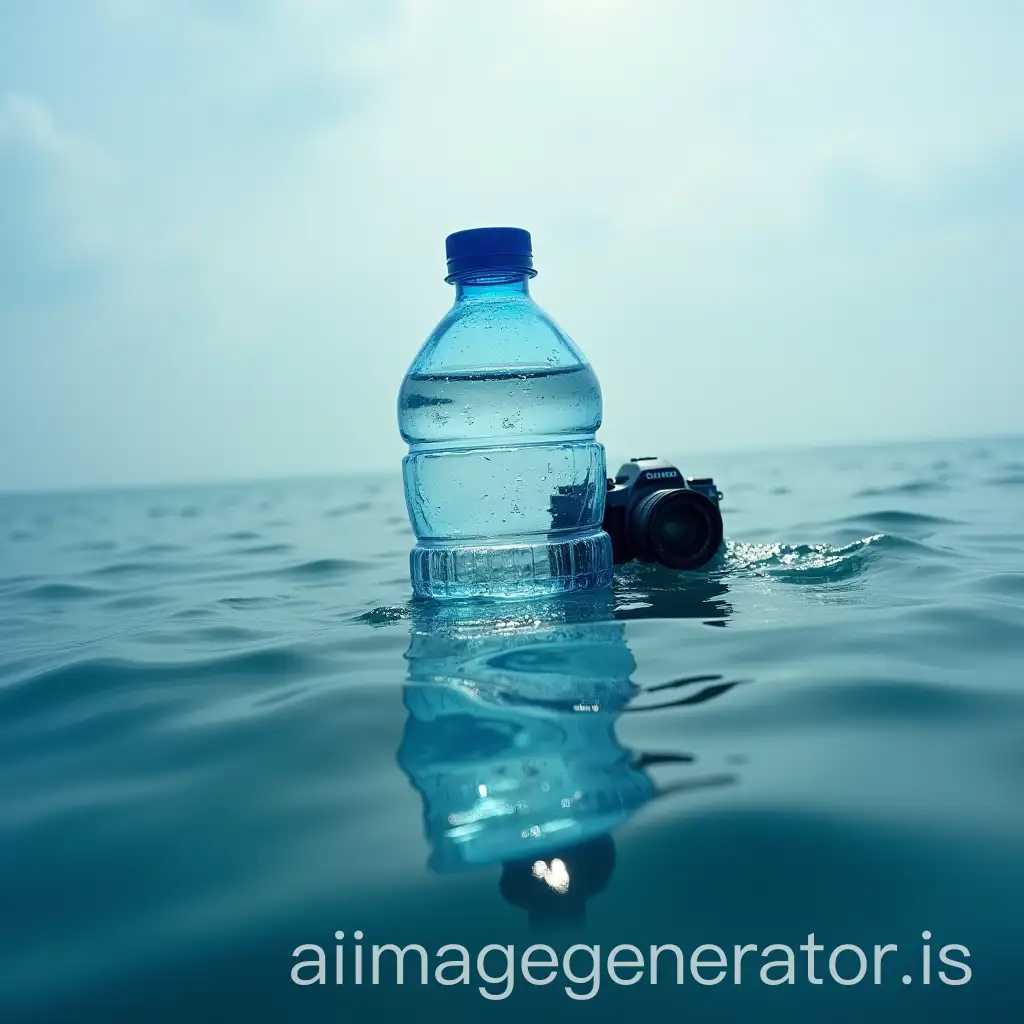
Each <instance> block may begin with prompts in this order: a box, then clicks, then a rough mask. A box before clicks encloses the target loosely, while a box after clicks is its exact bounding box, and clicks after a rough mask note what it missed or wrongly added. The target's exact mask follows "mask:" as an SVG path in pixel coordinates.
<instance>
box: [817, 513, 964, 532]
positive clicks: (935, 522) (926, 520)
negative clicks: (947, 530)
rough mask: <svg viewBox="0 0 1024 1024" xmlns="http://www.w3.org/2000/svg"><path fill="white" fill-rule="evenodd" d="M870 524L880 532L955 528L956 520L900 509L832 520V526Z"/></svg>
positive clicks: (857, 514)
mask: <svg viewBox="0 0 1024 1024" xmlns="http://www.w3.org/2000/svg"><path fill="white" fill-rule="evenodd" d="M863 523H870V524H871V525H873V526H875V527H877V528H878V529H879V531H880V532H882V531H886V530H898V529H904V530H905V529H907V528H908V527H910V528H913V527H915V526H956V525H958V524H957V520H955V519H946V518H944V517H943V516H930V515H926V514H925V513H924V512H904V511H903V510H902V509H879V510H878V511H875V512H859V513H856V514H854V515H852V516H844V517H843V518H841V519H836V520H833V524H834V525H860V524H863Z"/></svg>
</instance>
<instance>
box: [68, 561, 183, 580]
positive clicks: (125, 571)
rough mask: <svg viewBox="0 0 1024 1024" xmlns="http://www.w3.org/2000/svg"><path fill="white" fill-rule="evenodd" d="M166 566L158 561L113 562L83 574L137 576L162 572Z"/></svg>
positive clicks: (103, 576)
mask: <svg viewBox="0 0 1024 1024" xmlns="http://www.w3.org/2000/svg"><path fill="white" fill-rule="evenodd" d="M166 571H167V566H166V565H162V564H161V563H159V562H114V563H112V564H111V565H103V566H100V567H99V568H98V569H90V570H89V571H88V572H85V573H83V574H82V575H83V576H91V577H94V576H98V577H101V578H106V577H111V576H113V577H117V576H139V575H148V574H150V573H163V572H166Z"/></svg>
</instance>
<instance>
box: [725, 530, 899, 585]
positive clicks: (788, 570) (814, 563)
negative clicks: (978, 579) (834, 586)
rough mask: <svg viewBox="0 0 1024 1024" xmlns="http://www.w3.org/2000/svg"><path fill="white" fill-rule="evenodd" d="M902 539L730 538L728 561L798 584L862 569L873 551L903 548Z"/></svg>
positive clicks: (844, 576) (823, 580) (847, 575)
mask: <svg viewBox="0 0 1024 1024" xmlns="http://www.w3.org/2000/svg"><path fill="white" fill-rule="evenodd" d="M904 543H910V542H905V541H904V540H903V538H899V537H888V536H886V535H885V534H876V535H874V536H872V537H865V538H863V539H862V540H856V541H854V542H853V543H852V544H846V545H843V546H842V547H833V546H832V545H830V544H777V543H776V544H749V543H743V542H740V541H729V542H728V544H727V546H726V554H725V558H726V562H727V564H729V565H730V566H731V567H733V568H736V569H742V570H746V571H755V572H767V573H769V574H771V575H773V576H779V577H782V578H785V579H787V580H789V581H791V582H798V583H828V582H833V581H838V580H845V579H849V578H850V577H851V576H856V575H858V574H859V573H861V572H863V570H864V569H865V567H866V565H867V563H868V560H869V558H870V557H872V555H873V553H874V552H877V551H879V550H880V549H884V548H893V547H900V546H901V545H902V544H904Z"/></svg>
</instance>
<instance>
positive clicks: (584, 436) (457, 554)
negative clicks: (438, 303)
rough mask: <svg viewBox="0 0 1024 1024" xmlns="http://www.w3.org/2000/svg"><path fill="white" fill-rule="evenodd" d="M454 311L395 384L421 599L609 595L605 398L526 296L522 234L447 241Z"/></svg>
mask: <svg viewBox="0 0 1024 1024" xmlns="http://www.w3.org/2000/svg"><path fill="white" fill-rule="evenodd" d="M445 248H446V251H447V256H448V276H447V278H446V280H447V281H448V282H449V283H450V284H454V285H455V304H454V305H453V306H452V308H451V309H450V310H449V311H448V313H447V314H446V315H445V317H444V318H443V319H442V320H441V322H440V323H439V324H438V325H437V327H435V328H434V330H433V332H432V333H431V335H430V337H429V338H427V340H426V342H425V343H424V345H423V347H422V348H421V349H420V351H419V353H418V354H417V356H416V358H415V360H413V364H412V366H411V367H410V368H409V372H408V373H407V374H406V377H405V380H404V381H403V383H402V389H401V392H400V394H399V398H398V422H399V428H400V430H401V432H402V437H403V438H404V439H405V440H406V442H407V443H408V445H409V454H408V455H407V456H406V457H405V459H404V460H403V475H404V479H405V499H406V505H407V506H408V509H409V518H410V520H411V521H412V527H413V530H414V532H415V534H416V537H417V544H416V546H415V548H413V551H412V554H411V556H410V573H411V576H412V584H413V592H414V594H415V595H416V596H417V597H432V598H462V597H524V596H533V595H542V594H555V593H563V592H565V591H570V590H578V589H583V588H589V587H602V586H607V585H608V584H609V583H610V582H611V576H612V550H611V543H610V540H609V538H608V535H607V534H606V533H605V532H604V531H603V530H602V529H601V521H602V519H603V517H604V500H605V489H606V486H607V483H606V473H605V455H604V447H603V446H602V445H600V444H599V443H598V442H597V441H596V440H595V432H596V431H597V428H598V427H599V426H600V424H601V411H602V410H601V388H600V385H599V384H598V382H597V377H596V376H595V374H594V371H593V369H591V366H590V364H589V363H588V362H587V360H586V358H585V357H584V356H583V354H582V353H581V352H580V350H579V349H578V348H577V347H576V346H575V345H574V344H573V342H572V340H571V339H570V338H569V337H568V336H567V335H566V334H565V333H564V332H563V331H562V330H561V328H560V327H559V326H558V325H557V324H556V323H555V322H554V321H553V320H552V319H551V318H550V317H549V316H548V315H547V314H546V313H545V312H544V311H543V310H542V309H540V307H539V306H537V304H536V303H535V302H534V301H533V299H531V298H530V292H529V287H528V282H529V280H530V278H532V277H534V276H535V274H536V271H535V270H534V269H533V254H532V246H531V241H530V235H529V232H527V231H523V230H522V229H521V228H477V229H475V230H471V231H459V232H456V233H455V234H453V235H449V236H448V238H447V239H446V240H445Z"/></svg>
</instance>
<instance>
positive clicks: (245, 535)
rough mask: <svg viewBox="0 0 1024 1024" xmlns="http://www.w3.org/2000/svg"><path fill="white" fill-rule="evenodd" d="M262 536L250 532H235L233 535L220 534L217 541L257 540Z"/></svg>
mask: <svg viewBox="0 0 1024 1024" xmlns="http://www.w3.org/2000/svg"><path fill="white" fill-rule="evenodd" d="M261 536H262V535H261V534H259V533H254V532H253V531H252V530H235V531H234V533H222V534H221V535H220V536H219V537H218V538H216V539H217V540H259V539H260V537H261Z"/></svg>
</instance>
